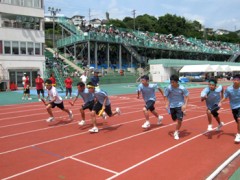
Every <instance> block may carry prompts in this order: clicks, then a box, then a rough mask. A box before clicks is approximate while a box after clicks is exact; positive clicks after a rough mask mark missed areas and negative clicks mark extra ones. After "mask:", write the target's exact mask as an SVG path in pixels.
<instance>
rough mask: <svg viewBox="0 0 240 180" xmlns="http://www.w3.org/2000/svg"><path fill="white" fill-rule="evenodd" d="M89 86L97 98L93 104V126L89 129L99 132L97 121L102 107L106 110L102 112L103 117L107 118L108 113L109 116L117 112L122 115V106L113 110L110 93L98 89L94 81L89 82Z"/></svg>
mask: <svg viewBox="0 0 240 180" xmlns="http://www.w3.org/2000/svg"><path fill="white" fill-rule="evenodd" d="M87 88H88V90H89V92H90V93H94V97H95V98H96V103H95V104H94V106H93V110H92V112H91V119H92V123H93V128H92V129H89V132H93V133H97V132H98V131H99V129H98V127H97V122H96V114H98V113H99V112H100V111H101V110H102V109H104V112H103V114H102V116H103V118H104V119H105V117H106V114H107V115H108V116H109V117H112V116H114V115H116V114H118V115H120V114H121V111H120V108H118V107H117V108H116V111H115V112H112V109H111V102H110V100H109V98H108V95H107V93H106V92H105V91H103V90H101V89H99V88H98V89H96V88H95V86H94V84H93V83H92V82H89V83H88V84H87Z"/></svg>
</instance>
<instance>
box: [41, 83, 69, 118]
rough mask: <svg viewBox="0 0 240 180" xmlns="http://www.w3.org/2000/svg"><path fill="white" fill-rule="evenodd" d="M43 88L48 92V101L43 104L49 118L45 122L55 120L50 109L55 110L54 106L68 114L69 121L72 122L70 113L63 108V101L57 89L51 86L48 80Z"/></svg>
mask: <svg viewBox="0 0 240 180" xmlns="http://www.w3.org/2000/svg"><path fill="white" fill-rule="evenodd" d="M45 86H46V89H47V92H48V97H49V99H50V101H46V102H44V103H45V105H46V109H47V112H48V114H49V116H50V117H49V118H48V119H47V120H46V121H47V122H52V121H54V119H55V118H54V116H53V113H52V108H55V106H57V107H58V108H59V109H61V110H62V111H65V112H66V113H68V115H69V119H70V120H72V119H73V114H72V111H71V110H69V109H66V108H65V107H64V104H63V100H62V98H61V97H60V96H59V95H58V92H57V89H56V88H55V87H54V86H53V85H52V81H51V80H50V79H47V80H46V81H45Z"/></svg>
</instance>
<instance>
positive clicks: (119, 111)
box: [116, 107, 121, 115]
mask: <svg viewBox="0 0 240 180" xmlns="http://www.w3.org/2000/svg"><path fill="white" fill-rule="evenodd" d="M116 111H117V113H118V115H120V114H121V110H120V108H119V107H117V108H116Z"/></svg>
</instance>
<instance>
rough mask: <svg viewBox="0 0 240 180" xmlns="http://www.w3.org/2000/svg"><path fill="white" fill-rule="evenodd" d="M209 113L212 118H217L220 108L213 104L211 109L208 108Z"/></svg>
mask: <svg viewBox="0 0 240 180" xmlns="http://www.w3.org/2000/svg"><path fill="white" fill-rule="evenodd" d="M208 109H209V110H210V111H211V114H212V115H213V117H218V110H219V109H220V107H219V106H218V105H217V104H214V105H213V106H212V107H211V108H208Z"/></svg>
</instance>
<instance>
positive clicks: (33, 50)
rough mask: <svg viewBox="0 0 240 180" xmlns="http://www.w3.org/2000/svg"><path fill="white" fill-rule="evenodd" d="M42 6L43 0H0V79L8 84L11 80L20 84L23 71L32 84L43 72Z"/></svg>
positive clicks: (33, 84)
mask: <svg viewBox="0 0 240 180" xmlns="http://www.w3.org/2000/svg"><path fill="white" fill-rule="evenodd" d="M43 7H44V4H43V0H0V83H1V84H3V83H5V85H4V86H6V85H7V87H8V88H9V84H10V83H12V82H14V83H15V84H17V86H18V87H22V76H23V73H27V75H28V76H29V77H30V80H31V81H30V82H31V86H35V83H34V82H35V78H36V77H37V74H38V73H39V74H41V75H42V76H43V72H44V70H45V56H44V42H45V35H44V29H43V27H44V26H43V25H44V8H43ZM1 84H0V85H1ZM2 86H3V85H2Z"/></svg>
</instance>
